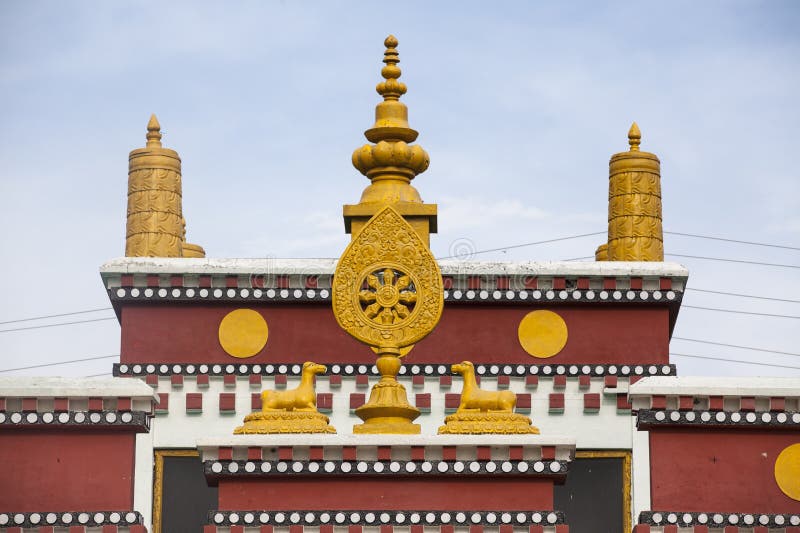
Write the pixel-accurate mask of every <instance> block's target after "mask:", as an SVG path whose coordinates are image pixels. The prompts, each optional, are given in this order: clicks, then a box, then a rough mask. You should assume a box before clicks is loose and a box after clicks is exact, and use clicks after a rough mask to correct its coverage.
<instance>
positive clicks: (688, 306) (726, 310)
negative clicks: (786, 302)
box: [681, 304, 800, 319]
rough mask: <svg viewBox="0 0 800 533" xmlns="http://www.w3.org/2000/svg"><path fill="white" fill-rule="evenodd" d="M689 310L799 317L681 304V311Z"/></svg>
mask: <svg viewBox="0 0 800 533" xmlns="http://www.w3.org/2000/svg"><path fill="white" fill-rule="evenodd" d="M683 308H689V309H702V310H704V311H719V312H721V313H736V314H737V315H755V316H769V317H774V318H794V319H798V318H800V316H796V315H777V314H773V313H755V312H753V311H739V310H737V309H720V308H718V307H701V306H699V305H686V304H682V305H681V309H683Z"/></svg>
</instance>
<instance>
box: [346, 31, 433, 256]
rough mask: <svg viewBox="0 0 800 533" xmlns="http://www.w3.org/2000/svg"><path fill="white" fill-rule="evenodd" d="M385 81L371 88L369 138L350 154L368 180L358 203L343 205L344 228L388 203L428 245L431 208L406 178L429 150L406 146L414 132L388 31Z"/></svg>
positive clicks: (355, 227) (354, 228) (421, 166)
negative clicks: (375, 96) (372, 118)
mask: <svg viewBox="0 0 800 533" xmlns="http://www.w3.org/2000/svg"><path fill="white" fill-rule="evenodd" d="M383 44H384V45H385V46H386V51H385V52H384V55H383V62H384V63H385V66H384V67H383V68H382V69H381V76H383V78H384V81H382V82H380V83H378V85H377V86H376V87H375V90H376V91H377V92H378V94H380V95H381V96H382V97H383V101H382V102H380V103H378V105H377V106H376V107H375V124H374V125H373V126H372V127H371V128H370V129H368V130H367V131H365V132H364V136H365V137H366V138H367V140H368V141H370V142H372V143H375V144H365V145H364V146H362V147H361V148H358V149H356V150H355V151H354V152H353V158H352V160H353V166H355V167H356V169H358V171H359V172H361V173H362V174H363V175H365V176H366V177H367V178H369V180H370V182H371V183H370V185H369V186H368V187H367V188H366V189H364V192H363V193H362V194H361V200H360V201H359V203H358V204H357V205H346V206H344V219H345V230H346V231H347V232H348V233H352V234H353V235H355V234H356V233H357V232H358V231H359V230H360V229H361V228H362V227H363V225H364V224H365V223H366V221H367V220H369V218H370V217H372V215H374V214H375V213H377V212H378V211H380V209H381V208H382V207H384V206H386V205H392V206H394V207H395V209H396V210H397V211H398V212H399V213H400V214H401V215H403V217H404V218H406V220H407V221H408V222H409V223H410V224H411V225H412V226H413V227H414V229H415V230H416V231H417V233H419V235H420V237H422V239H423V241H424V242H425V243H426V244H428V242H429V234H430V233H431V232H436V206H435V205H433V204H426V205H422V204H423V202H422V198H421V197H420V195H419V192H417V190H416V189H415V188H414V187H413V186H412V185H411V180H412V179H414V177H416V176H417V174H421V173H423V172H425V170H427V168H428V165H429V164H430V158H429V157H428V153H427V152H426V151H425V150H423V149H422V147H421V146H419V145H410V144H408V143H412V142H414V141H415V140H416V138H417V135H418V133H417V131H415V130H413V129H411V127H409V125H408V108H407V107H406V105H405V104H404V103H402V102H401V101H400V97H401V96H402V95H403V94H405V92H406V85H405V83H403V82H401V81H399V80H398V78H400V74H401V71H400V67H399V66H397V64H398V63H399V62H400V56H399V54H398V52H397V39H396V38H395V37H394V35H390V36H388V37H387V38H386V40H385V41H384V43H383Z"/></svg>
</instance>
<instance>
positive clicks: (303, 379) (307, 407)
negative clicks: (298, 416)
mask: <svg viewBox="0 0 800 533" xmlns="http://www.w3.org/2000/svg"><path fill="white" fill-rule="evenodd" d="M327 371H328V367H326V366H324V365H320V364H317V363H312V362H311V361H307V362H305V363H303V371H302V373H301V374H300V385H298V386H297V387H295V388H294V389H289V390H284V391H279V390H265V391H264V392H262V393H261V411H262V412H265V413H266V412H267V411H316V410H317V392H316V390H314V376H316V375H317V374H324V373H325V372H327Z"/></svg>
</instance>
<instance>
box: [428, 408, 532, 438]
mask: <svg viewBox="0 0 800 533" xmlns="http://www.w3.org/2000/svg"><path fill="white" fill-rule="evenodd" d="M481 433H497V434H502V435H509V434H520V433H527V434H534V435H538V434H539V428H537V427H536V426H532V425H531V419H530V418H528V417H527V416H525V415H520V414H517V413H492V412H477V411H476V412H456V413H454V414H452V415H449V416H447V417H446V418H445V419H444V425H443V426H439V434H440V435H441V434H461V435H464V434H466V435H476V434H481Z"/></svg>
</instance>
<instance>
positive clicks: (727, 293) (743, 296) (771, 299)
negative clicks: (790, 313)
mask: <svg viewBox="0 0 800 533" xmlns="http://www.w3.org/2000/svg"><path fill="white" fill-rule="evenodd" d="M686 290H687V291H694V292H708V293H710V294H722V295H725V296H738V297H740V298H755V299H756V300H770V301H773V302H789V303H793V304H800V300H789V299H786V298H771V297H769V296H754V295H752V294H740V293H737V292H723V291H712V290H708V289H695V288H694V287H686Z"/></svg>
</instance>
